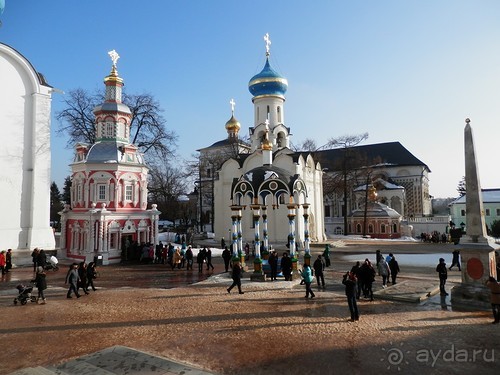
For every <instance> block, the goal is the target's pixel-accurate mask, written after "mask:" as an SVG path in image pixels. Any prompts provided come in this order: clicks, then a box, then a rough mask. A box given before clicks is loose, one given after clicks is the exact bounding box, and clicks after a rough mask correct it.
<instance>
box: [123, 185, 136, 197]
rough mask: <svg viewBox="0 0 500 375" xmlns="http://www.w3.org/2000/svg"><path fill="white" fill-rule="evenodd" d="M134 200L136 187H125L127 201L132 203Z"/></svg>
mask: <svg viewBox="0 0 500 375" xmlns="http://www.w3.org/2000/svg"><path fill="white" fill-rule="evenodd" d="M133 198H134V187H133V186H132V185H125V200H126V201H132V200H133Z"/></svg>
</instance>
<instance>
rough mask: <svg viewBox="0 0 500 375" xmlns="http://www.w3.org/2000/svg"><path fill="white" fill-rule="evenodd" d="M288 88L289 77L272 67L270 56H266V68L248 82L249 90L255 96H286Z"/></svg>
mask: <svg viewBox="0 0 500 375" xmlns="http://www.w3.org/2000/svg"><path fill="white" fill-rule="evenodd" d="M287 88H288V81H287V79H286V78H284V77H282V76H280V75H279V74H278V73H277V72H276V71H275V70H274V69H273V68H271V65H270V64H269V58H266V65H265V66H264V69H262V71H261V72H260V73H259V74H256V75H254V76H253V77H252V79H251V80H250V82H249V83H248V90H249V91H250V93H251V94H252V95H253V96H254V97H256V96H265V95H278V96H284V95H285V93H286V90H287Z"/></svg>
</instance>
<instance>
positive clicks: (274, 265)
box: [268, 251, 278, 281]
mask: <svg viewBox="0 0 500 375" xmlns="http://www.w3.org/2000/svg"><path fill="white" fill-rule="evenodd" d="M268 262H269V267H270V268H271V281H276V280H277V279H276V277H277V276H278V255H277V254H276V252H274V251H272V252H271V254H270V255H269V259H268Z"/></svg>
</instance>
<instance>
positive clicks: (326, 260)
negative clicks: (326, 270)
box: [323, 244, 331, 267]
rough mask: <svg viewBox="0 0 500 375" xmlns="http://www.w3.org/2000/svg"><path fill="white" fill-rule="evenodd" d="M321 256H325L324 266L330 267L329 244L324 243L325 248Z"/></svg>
mask: <svg viewBox="0 0 500 375" xmlns="http://www.w3.org/2000/svg"><path fill="white" fill-rule="evenodd" d="M323 258H325V263H326V264H325V266H326V267H330V264H331V263H330V244H326V245H325V250H324V251H323Z"/></svg>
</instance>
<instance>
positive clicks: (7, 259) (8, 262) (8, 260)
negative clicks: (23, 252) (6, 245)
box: [5, 249, 12, 272]
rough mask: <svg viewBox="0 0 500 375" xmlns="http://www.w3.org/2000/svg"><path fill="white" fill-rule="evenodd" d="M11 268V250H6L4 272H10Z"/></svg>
mask: <svg viewBox="0 0 500 375" xmlns="http://www.w3.org/2000/svg"><path fill="white" fill-rule="evenodd" d="M11 268H12V249H8V250H7V254H5V271H6V272H10V269H11Z"/></svg>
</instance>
